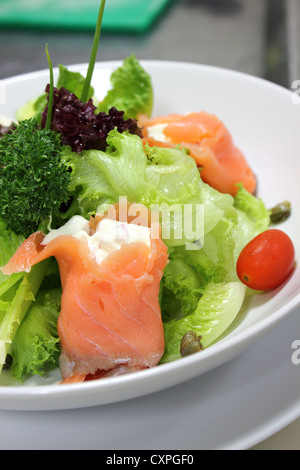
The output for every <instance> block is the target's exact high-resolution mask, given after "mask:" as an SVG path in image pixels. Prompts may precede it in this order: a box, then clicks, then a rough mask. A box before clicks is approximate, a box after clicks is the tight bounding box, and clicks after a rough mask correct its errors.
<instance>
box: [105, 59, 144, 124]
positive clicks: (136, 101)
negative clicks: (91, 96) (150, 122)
mask: <svg viewBox="0 0 300 470" xmlns="http://www.w3.org/2000/svg"><path fill="white" fill-rule="evenodd" d="M111 83H112V86H113V87H112V89H111V90H109V92H108V93H107V95H106V96H105V98H104V100H103V101H102V102H101V103H100V105H99V111H103V112H105V113H107V112H108V111H109V109H110V108H111V107H115V108H117V109H118V110H120V111H124V113H125V114H124V119H130V118H131V119H137V117H138V114H146V115H147V116H150V115H151V112H152V107H153V89H152V83H151V78H150V76H149V75H148V73H147V72H146V71H145V70H144V69H143V67H142V66H141V65H140V63H139V61H138V60H137V59H136V57H135V55H134V54H133V55H131V56H130V57H128V58H126V59H125V60H124V62H123V65H122V66H121V67H119V68H118V69H117V70H115V72H113V73H112V75H111Z"/></svg>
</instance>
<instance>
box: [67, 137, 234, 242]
mask: <svg viewBox="0 0 300 470" xmlns="http://www.w3.org/2000/svg"><path fill="white" fill-rule="evenodd" d="M107 142H108V144H109V147H108V149H107V150H106V151H105V152H102V151H100V150H86V151H83V152H81V153H80V155H78V154H76V153H75V152H72V151H71V149H70V148H65V150H64V153H63V160H64V163H65V164H66V165H68V166H69V167H70V168H71V169H72V172H71V183H70V188H69V189H70V192H71V194H72V195H73V197H74V202H73V205H74V207H76V209H77V210H78V208H79V207H80V208H81V210H80V213H81V215H86V216H88V215H89V213H88V212H90V213H92V212H93V211H94V212H95V211H96V210H97V209H98V211H99V210H101V205H102V204H104V203H107V204H111V203H115V202H118V201H119V198H120V197H127V200H128V201H129V202H132V203H133V202H136V203H142V204H144V205H145V206H146V207H148V208H149V209H152V210H156V211H158V212H160V213H161V214H162V215H161V223H162V238H163V240H164V241H165V243H166V244H167V245H168V246H180V245H184V244H186V243H191V242H194V241H196V240H197V238H198V234H201V235H202V232H203V235H205V234H206V233H208V232H210V231H211V230H212V229H213V227H214V226H216V225H217V223H218V222H219V221H220V220H221V218H222V217H223V214H224V209H225V208H226V207H230V208H233V198H232V197H231V196H229V195H227V194H224V195H220V194H219V193H217V192H216V191H215V190H213V189H212V188H211V187H210V186H208V185H206V184H205V183H204V182H203V181H202V180H201V178H200V173H199V171H198V169H197V165H196V163H195V161H194V159H193V158H191V157H190V156H189V155H187V154H186V153H185V152H183V151H181V150H178V149H165V148H152V149H148V150H147V153H146V151H145V149H144V146H143V142H142V140H141V139H140V137H138V136H135V135H131V134H128V133H126V132H123V133H122V134H120V133H119V132H118V131H117V130H116V129H114V130H113V131H111V132H110V133H109V135H108V138H107ZM217 204H218V205H219V206H218V205H217ZM97 206H98V207H97ZM70 211H71V212H74V209H73V208H72V207H71V209H70ZM86 211H87V212H86ZM68 216H69V213H68ZM187 226H188V227H190V231H189V233H187V231H186V230H185V228H186V227H187Z"/></svg>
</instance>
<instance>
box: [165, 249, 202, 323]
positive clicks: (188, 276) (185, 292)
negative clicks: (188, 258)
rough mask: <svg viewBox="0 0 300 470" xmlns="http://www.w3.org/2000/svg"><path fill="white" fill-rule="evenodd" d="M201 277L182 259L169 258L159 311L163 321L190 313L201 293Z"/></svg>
mask: <svg viewBox="0 0 300 470" xmlns="http://www.w3.org/2000/svg"><path fill="white" fill-rule="evenodd" d="M202 286H203V284H202V283H201V277H199V276H198V274H197V272H196V270H195V269H194V268H193V267H191V266H190V265H189V264H187V263H186V262H185V261H184V260H183V259H179V258H172V256H171V258H170V262H169V264H168V265H167V266H166V268H165V270H164V275H163V282H162V293H161V299H160V303H161V313H162V319H163V321H164V322H167V321H169V320H171V319H174V318H177V317H178V318H181V317H182V316H186V315H188V314H190V313H192V312H193V311H194V310H195V308H196V307H197V304H198V301H199V299H200V297H201V295H202V293H203V290H202V288H201V287H202Z"/></svg>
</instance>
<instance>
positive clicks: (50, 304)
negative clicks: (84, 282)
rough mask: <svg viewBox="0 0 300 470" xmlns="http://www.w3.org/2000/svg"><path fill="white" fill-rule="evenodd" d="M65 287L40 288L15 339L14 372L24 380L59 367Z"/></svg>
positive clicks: (12, 370)
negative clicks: (59, 335)
mask: <svg viewBox="0 0 300 470" xmlns="http://www.w3.org/2000/svg"><path fill="white" fill-rule="evenodd" d="M61 294H62V292H61V288H59V287H57V288H52V289H49V288H44V289H40V291H39V292H38V295H37V297H36V301H35V302H34V303H33V304H32V305H31V307H30V308H29V310H28V312H27V314H26V316H25V318H24V320H23V322H22V323H21V325H20V327H19V328H18V330H17V333H16V335H15V338H14V340H13V342H12V346H11V349H10V355H11V357H12V364H11V367H10V370H11V373H12V375H13V376H14V377H16V378H17V379H18V380H20V381H23V380H24V378H26V377H28V376H29V375H40V376H42V375H44V374H46V373H47V372H48V371H50V370H52V369H53V368H55V367H57V366H58V363H59V356H60V343H59V337H58V333H57V319H58V316H59V312H60V304H61Z"/></svg>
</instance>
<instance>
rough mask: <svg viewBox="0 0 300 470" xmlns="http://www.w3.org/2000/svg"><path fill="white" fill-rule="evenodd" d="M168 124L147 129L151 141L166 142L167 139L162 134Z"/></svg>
mask: <svg viewBox="0 0 300 470" xmlns="http://www.w3.org/2000/svg"><path fill="white" fill-rule="evenodd" d="M167 125H168V123H162V124H155V125H154V126H149V127H148V128H147V132H148V136H149V137H152V139H155V140H158V141H159V142H168V141H169V139H168V137H167V136H166V135H165V134H164V130H165V128H166V127H167Z"/></svg>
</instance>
